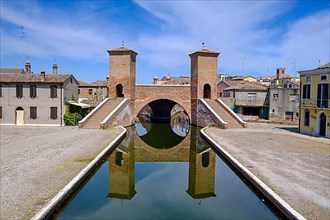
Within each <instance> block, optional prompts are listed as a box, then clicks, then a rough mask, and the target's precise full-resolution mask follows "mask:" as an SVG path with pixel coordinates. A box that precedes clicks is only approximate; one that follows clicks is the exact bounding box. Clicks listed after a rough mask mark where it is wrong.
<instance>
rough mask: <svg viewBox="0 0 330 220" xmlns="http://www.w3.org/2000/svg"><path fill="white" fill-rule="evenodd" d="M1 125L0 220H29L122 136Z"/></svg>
mask: <svg viewBox="0 0 330 220" xmlns="http://www.w3.org/2000/svg"><path fill="white" fill-rule="evenodd" d="M121 132H122V129H121V128H111V129H107V130H99V129H79V128H77V127H28V126H22V127H19V126H0V153H1V154H0V171H1V172H0V174H1V181H0V188H1V194H0V199H1V201H0V204H1V210H0V219H29V218H31V217H33V216H34V214H35V213H36V212H38V211H39V210H40V209H41V208H42V207H43V205H45V204H46V203H47V202H48V201H50V200H51V199H52V198H53V197H54V196H55V195H56V194H57V193H58V192H59V191H60V190H61V189H62V188H63V187H64V186H66V185H67V184H68V183H69V182H70V181H71V180H72V179H73V178H74V177H75V176H76V175H77V174H78V173H79V172H80V171H81V170H82V169H83V168H84V167H85V166H86V165H87V164H88V163H89V162H90V161H92V160H93V159H94V158H95V157H96V156H97V155H98V154H99V153H100V152H101V151H102V150H103V149H104V148H105V147H106V146H107V145H108V144H109V143H111V142H112V141H113V140H114V139H115V138H116V137H117V136H118V135H119V134H120V133H121Z"/></svg>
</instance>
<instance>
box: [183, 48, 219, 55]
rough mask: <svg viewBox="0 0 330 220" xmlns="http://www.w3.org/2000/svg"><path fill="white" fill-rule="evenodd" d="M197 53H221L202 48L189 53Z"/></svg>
mask: <svg viewBox="0 0 330 220" xmlns="http://www.w3.org/2000/svg"><path fill="white" fill-rule="evenodd" d="M196 53H204V54H212V55H216V56H218V55H219V54H220V53H218V52H215V51H212V50H208V49H201V50H198V51H196V52H193V53H191V54H189V56H191V55H193V54H196Z"/></svg>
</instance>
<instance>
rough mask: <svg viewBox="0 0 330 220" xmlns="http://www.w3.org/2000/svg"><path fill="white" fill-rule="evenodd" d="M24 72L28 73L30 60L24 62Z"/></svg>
mask: <svg viewBox="0 0 330 220" xmlns="http://www.w3.org/2000/svg"><path fill="white" fill-rule="evenodd" d="M25 73H26V74H30V73H31V64H30V61H29V60H27V61H26V63H25Z"/></svg>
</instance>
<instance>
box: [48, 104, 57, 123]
mask: <svg viewBox="0 0 330 220" xmlns="http://www.w3.org/2000/svg"><path fill="white" fill-rule="evenodd" d="M50 118H51V119H54V120H55V119H57V107H50Z"/></svg>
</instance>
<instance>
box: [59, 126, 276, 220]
mask: <svg viewBox="0 0 330 220" xmlns="http://www.w3.org/2000/svg"><path fill="white" fill-rule="evenodd" d="M123 143H124V144H121V145H120V146H118V147H117V149H116V150H114V152H113V153H112V154H111V155H110V156H109V158H108V159H107V161H106V162H105V163H104V164H103V165H102V166H101V167H100V168H99V170H98V171H97V172H96V173H95V175H94V176H93V177H92V178H91V179H90V180H89V182H88V183H87V184H86V185H85V187H83V188H82V189H81V191H80V192H79V193H78V194H77V196H76V197H75V198H74V199H73V201H72V202H71V203H70V204H69V206H68V207H67V208H66V209H65V210H64V211H63V213H62V214H61V215H60V216H59V219H277V217H276V216H275V215H274V214H273V213H272V212H271V211H270V210H269V208H268V207H267V206H266V205H265V204H264V203H263V202H262V201H261V200H260V198H258V197H257V196H256V195H255V194H254V193H253V192H252V191H251V190H250V189H249V187H247V186H246V185H245V184H244V182H242V180H241V179H240V178H239V177H238V176H237V175H236V174H235V173H234V172H233V171H232V170H231V169H230V168H229V167H228V166H227V165H226V164H225V163H224V161H223V160H222V159H221V158H219V157H218V156H217V155H216V153H215V152H214V151H213V150H212V149H211V148H210V146H209V145H208V144H207V143H206V142H205V141H204V140H203V139H202V138H200V136H199V130H198V129H197V128H196V127H192V128H191V129H190V132H189V133H188V135H187V136H186V137H185V138H184V140H182V141H181V142H180V144H179V145H177V146H175V147H172V148H168V149H157V148H154V147H152V146H149V145H147V144H146V143H145V142H143V141H141V138H140V137H138V135H137V134H136V132H135V131H134V127H131V128H130V129H129V132H128V134H127V136H126V138H125V140H124V141H123ZM173 158H176V159H175V161H172V160H173Z"/></svg>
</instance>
